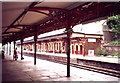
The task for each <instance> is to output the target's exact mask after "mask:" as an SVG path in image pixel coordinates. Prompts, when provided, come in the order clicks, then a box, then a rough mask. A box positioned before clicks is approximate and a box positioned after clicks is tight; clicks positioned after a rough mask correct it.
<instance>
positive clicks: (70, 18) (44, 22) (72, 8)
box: [2, 1, 120, 44]
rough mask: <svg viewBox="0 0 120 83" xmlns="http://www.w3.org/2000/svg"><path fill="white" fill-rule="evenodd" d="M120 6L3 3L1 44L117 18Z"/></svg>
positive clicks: (77, 3) (101, 3) (107, 3)
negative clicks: (68, 25) (109, 17)
mask: <svg viewBox="0 0 120 83" xmlns="http://www.w3.org/2000/svg"><path fill="white" fill-rule="evenodd" d="M119 10H120V2H44V1H42V2H3V3H2V43H3V44H5V43H7V42H11V41H16V40H20V39H24V38H26V37H30V36H33V35H34V34H35V33H37V35H39V34H43V33H45V32H50V31H53V30H58V29H62V28H65V27H66V26H67V24H70V26H74V25H76V24H80V23H88V22H93V21H96V20H100V19H105V18H106V17H108V16H112V15H117V14H120V11H119Z"/></svg>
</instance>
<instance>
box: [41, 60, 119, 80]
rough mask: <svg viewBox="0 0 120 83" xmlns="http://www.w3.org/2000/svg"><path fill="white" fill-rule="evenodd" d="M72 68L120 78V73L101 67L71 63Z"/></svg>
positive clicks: (61, 62)
mask: <svg viewBox="0 0 120 83" xmlns="http://www.w3.org/2000/svg"><path fill="white" fill-rule="evenodd" d="M43 60H48V61H51V62H55V63H60V64H64V65H67V62H63V61H58V60H52V59H43ZM70 66H72V67H76V68H80V69H85V70H89V71H93V72H98V73H102V74H106V75H110V76H114V77H118V78H120V72H119V71H114V70H110V69H105V68H99V67H94V66H88V65H80V64H74V63H70Z"/></svg>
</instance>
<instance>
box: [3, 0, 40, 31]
mask: <svg viewBox="0 0 120 83" xmlns="http://www.w3.org/2000/svg"><path fill="white" fill-rule="evenodd" d="M37 3H38V2H33V3H32V4H31V5H30V6H29V7H28V8H31V7H33V6H35V5H36V4H37ZM26 13H27V11H26V10H24V11H23V12H22V13H21V14H20V16H18V17H17V18H16V19H15V20H14V21H13V22H12V24H11V25H10V26H13V25H14V24H15V23H16V21H18V20H19V19H20V18H21V17H22V16H23V15H24V14H26ZM10 26H8V28H7V29H6V30H5V31H4V33H6V31H7V30H8V29H9V28H11V27H10Z"/></svg>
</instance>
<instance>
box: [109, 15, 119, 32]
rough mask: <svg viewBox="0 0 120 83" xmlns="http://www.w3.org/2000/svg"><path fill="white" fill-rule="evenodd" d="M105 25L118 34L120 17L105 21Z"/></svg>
mask: <svg viewBox="0 0 120 83" xmlns="http://www.w3.org/2000/svg"><path fill="white" fill-rule="evenodd" d="M107 25H108V27H109V28H110V29H112V30H113V31H114V32H117V33H120V15H116V16H112V17H109V18H108V19H107Z"/></svg>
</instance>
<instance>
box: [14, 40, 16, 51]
mask: <svg viewBox="0 0 120 83" xmlns="http://www.w3.org/2000/svg"><path fill="white" fill-rule="evenodd" d="M15 44H16V42H15V41H14V50H15Z"/></svg>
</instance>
